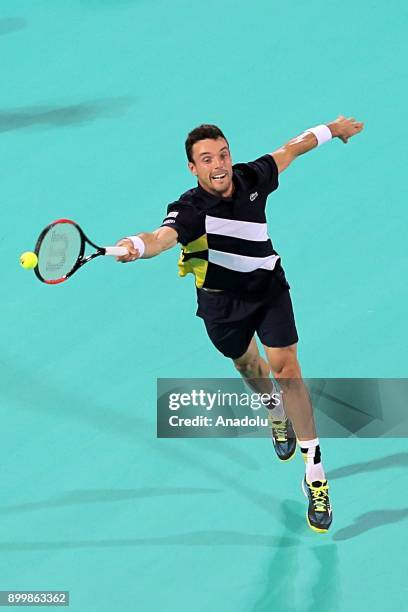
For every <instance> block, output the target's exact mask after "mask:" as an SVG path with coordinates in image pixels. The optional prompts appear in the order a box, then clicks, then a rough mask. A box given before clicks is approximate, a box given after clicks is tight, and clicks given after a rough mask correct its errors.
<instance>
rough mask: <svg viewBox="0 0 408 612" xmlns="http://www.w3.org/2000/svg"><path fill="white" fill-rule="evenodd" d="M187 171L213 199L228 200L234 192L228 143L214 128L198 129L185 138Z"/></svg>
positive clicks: (206, 126)
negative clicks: (223, 198)
mask: <svg viewBox="0 0 408 612" xmlns="http://www.w3.org/2000/svg"><path fill="white" fill-rule="evenodd" d="M186 153H187V159H188V167H189V168H190V170H191V172H192V173H193V174H194V175H195V176H197V178H198V181H199V183H200V185H201V186H202V187H203V188H204V189H205V190H206V191H209V192H210V193H212V194H213V195H219V196H222V197H229V196H230V195H231V194H232V191H233V182H232V160H231V156H230V150H229V145H228V141H227V139H226V138H225V136H224V134H223V133H222V132H221V130H220V129H219V128H218V127H217V126H216V125H207V124H204V125H200V126H198V127H196V128H195V129H194V130H192V131H191V132H190V133H189V135H188V136H187V140H186Z"/></svg>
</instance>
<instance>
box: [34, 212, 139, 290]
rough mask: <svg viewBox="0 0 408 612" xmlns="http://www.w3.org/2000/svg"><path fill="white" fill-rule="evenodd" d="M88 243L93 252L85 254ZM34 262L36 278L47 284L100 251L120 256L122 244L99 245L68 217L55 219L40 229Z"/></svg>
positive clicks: (123, 250) (59, 280)
mask: <svg viewBox="0 0 408 612" xmlns="http://www.w3.org/2000/svg"><path fill="white" fill-rule="evenodd" d="M87 244H89V245H90V246H92V247H94V249H96V250H95V252H94V253H91V254H90V255H85V247H86V245H87ZM34 252H35V254H36V255H37V258H38V264H37V266H36V267H35V268H34V272H35V274H36V276H37V278H38V279H39V280H40V281H41V282H43V283H47V284H48V285H56V284H58V283H63V282H64V281H66V280H67V279H68V278H69V277H70V276H72V275H73V274H74V272H76V271H77V270H79V268H81V267H82V266H83V265H84V264H86V263H88V261H91V259H95V257H99V256H100V255H113V256H114V257H120V256H121V255H126V254H127V253H128V250H127V248H126V247H117V246H109V247H100V246H98V245H97V244H95V243H94V242H92V240H89V238H88V236H87V235H86V234H85V232H84V231H83V230H82V229H81V228H80V227H79V225H78V224H77V223H75V221H71V219H58V220H57V221H54V222H53V223H50V225H47V227H46V228H45V229H44V230H43V231H42V232H41V234H40V236H39V238H38V240H37V244H36V245H35V249H34Z"/></svg>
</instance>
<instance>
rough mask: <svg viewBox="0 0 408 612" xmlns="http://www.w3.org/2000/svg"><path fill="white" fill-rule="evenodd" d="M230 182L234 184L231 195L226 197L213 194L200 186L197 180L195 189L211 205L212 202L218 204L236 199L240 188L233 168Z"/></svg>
mask: <svg viewBox="0 0 408 612" xmlns="http://www.w3.org/2000/svg"><path fill="white" fill-rule="evenodd" d="M232 182H233V185H234V190H233V192H232V196H229V197H228V198H223V197H222V196H219V195H213V194H212V193H210V192H209V191H207V190H206V189H204V188H203V187H201V185H200V183H199V182H197V191H198V193H199V194H200V195H201V196H202V198H203V199H204V200H205V202H206V203H208V204H210V205H211V206H213V205H214V204H218V203H219V202H233V201H234V200H235V199H236V197H237V195H238V192H239V189H240V184H239V180H238V177H237V175H236V173H235V172H234V170H233V171H232Z"/></svg>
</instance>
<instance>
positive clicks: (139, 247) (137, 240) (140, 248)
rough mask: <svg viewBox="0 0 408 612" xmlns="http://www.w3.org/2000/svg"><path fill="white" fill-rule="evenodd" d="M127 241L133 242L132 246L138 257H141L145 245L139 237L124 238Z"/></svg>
mask: <svg viewBox="0 0 408 612" xmlns="http://www.w3.org/2000/svg"><path fill="white" fill-rule="evenodd" d="M126 239H127V240H131V241H132V242H133V246H134V247H135V249H137V250H138V251H139V253H140V255H139V257H143V253H144V252H145V248H146V245H145V243H144V242H143V240H142V239H141V238H140V236H126Z"/></svg>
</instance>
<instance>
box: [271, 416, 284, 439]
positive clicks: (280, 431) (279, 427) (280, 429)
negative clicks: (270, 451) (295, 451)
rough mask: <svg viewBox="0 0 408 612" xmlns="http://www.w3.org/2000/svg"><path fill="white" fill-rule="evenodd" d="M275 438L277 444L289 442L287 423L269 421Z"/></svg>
mask: <svg viewBox="0 0 408 612" xmlns="http://www.w3.org/2000/svg"><path fill="white" fill-rule="evenodd" d="M269 422H270V424H271V427H272V431H273V435H274V438H275V440H276V441H277V442H287V441H288V428H287V422H286V421H272V419H270V420H269Z"/></svg>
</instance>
